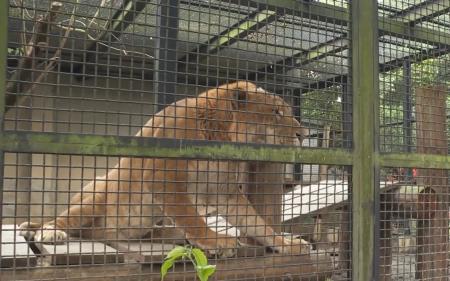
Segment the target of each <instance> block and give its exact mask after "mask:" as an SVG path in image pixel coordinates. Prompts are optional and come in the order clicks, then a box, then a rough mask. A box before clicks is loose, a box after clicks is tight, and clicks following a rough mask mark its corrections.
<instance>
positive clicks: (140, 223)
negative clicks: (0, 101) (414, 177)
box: [0, 0, 352, 280]
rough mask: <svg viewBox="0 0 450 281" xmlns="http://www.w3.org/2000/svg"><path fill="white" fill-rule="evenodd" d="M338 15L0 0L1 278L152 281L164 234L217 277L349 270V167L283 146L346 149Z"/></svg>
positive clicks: (323, 7) (264, 8)
mask: <svg viewBox="0 0 450 281" xmlns="http://www.w3.org/2000/svg"><path fill="white" fill-rule="evenodd" d="M346 9H348V6H347V3H346V1H333V2H332V3H319V2H318V3H309V4H308V3H304V4H299V5H297V4H296V3H295V2H292V3H289V2H286V3H284V4H283V3H281V4H278V3H276V2H271V3H266V2H260V1H218V0H217V1H197V0H192V1H175V0H160V1H140V0H117V1H116V0H114V1H103V0H102V1H100V0H99V1H85V0H73V1H59V2H54V1H34V0H11V1H9V18H8V23H9V34H8V61H7V63H8V73H7V85H6V108H5V115H4V118H3V127H4V131H5V133H6V135H7V136H8V135H9V136H11V135H14V136H16V137H17V139H20V140H17V139H16V140H15V141H17V143H20V142H21V144H20V145H19V144H18V145H17V147H15V148H14V149H7V152H6V153H5V154H4V161H3V162H4V165H3V166H4V167H3V171H4V179H3V189H2V197H1V198H2V213H1V214H2V215H1V217H2V235H1V238H2V244H1V245H2V246H1V248H0V253H1V256H2V268H1V269H0V270H1V276H2V280H3V279H5V280H22V279H26V280H27V279H28V280H54V279H74V280H75V279H78V280H89V279H102V278H103V279H106V280H111V279H117V280H124V279H125V280H127V279H130V280H136V279H137V280H144V279H145V280H147V279H151V280H153V279H155V280H156V279H159V278H160V271H161V270H162V269H164V266H163V265H162V264H163V261H164V259H165V256H166V255H167V254H169V252H170V251H171V250H172V249H174V247H175V246H176V245H190V246H189V247H198V248H200V249H201V250H202V251H203V252H204V253H205V254H206V255H207V256H208V257H209V258H210V260H209V261H210V263H212V264H214V265H216V272H215V275H214V278H215V279H216V280H245V279H249V280H250V279H251V280H254V279H268V280H272V279H280V278H288V279H290V280H291V279H292V280H303V279H305V278H309V279H319V280H325V279H326V278H334V279H337V280H349V279H350V276H351V270H352V268H351V265H350V264H351V250H350V241H351V230H350V229H351V228H350V224H351V219H350V214H351V213H350V210H351V204H350V202H351V194H352V182H351V167H349V166H346V165H348V162H344V161H340V160H335V161H334V162H333V163H323V161H322V162H317V161H309V162H308V161H304V160H302V159H297V158H293V157H290V155H294V153H295V152H296V151H298V150H299V147H321V148H323V151H327V149H328V150H330V151H331V150H332V149H331V148H333V150H336V149H341V150H343V151H347V150H349V149H351V139H352V136H351V124H352V122H351V106H352V102H351V95H350V90H349V89H348V87H347V82H348V80H350V79H349V78H348V77H349V71H350V70H349V66H348V64H349V51H348V48H349V27H348V20H349V15H348V13H345V10H346ZM43 133H47V134H43ZM84 136H88V137H89V138H83V137H84ZM105 136H108V137H105ZM133 136H134V137H136V138H133ZM63 139H65V140H68V141H69V142H70V143H72V144H79V143H80V142H83V141H84V144H85V146H86V147H83V146H77V147H78V148H77V149H78V151H76V150H77V149H73V147H70V144H69V145H66V144H64V143H63V141H62V140H63ZM143 139H144V140H143ZM155 139H156V140H155ZM86 140H90V142H91V143H86ZM146 140H148V141H149V142H145V141H146ZM15 141H13V142H15ZM24 142H25V144H23V143H24ZM50 143H53V145H54V147H52V148H49V147H48V145H49V144H50ZM144 143H145V144H144ZM149 143H150V144H151V145H153V144H154V145H155V147H156V148H154V150H152V153H153V157H143V155H139V153H136V149H139V145H141V144H142V146H145V145H148V144H149ZM184 143H189V144H192V145H201V146H202V148H203V149H202V150H201V151H200V152H198V154H197V153H196V151H195V150H194V149H192V150H189V149H187V150H186V154H185V155H183V157H180V154H179V151H178V148H179V147H180V146H182V145H183V144H184ZM231 144H235V145H236V146H229V145H231ZM46 145H47V146H46ZM103 145H104V146H105V147H106V146H107V147H113V149H111V148H105V150H102V148H99V147H102V146H103ZM127 145H129V146H130V147H128V146H127ZM227 145H228V146H227ZM244 145H246V146H245V147H244V148H246V149H248V150H240V148H239V147H240V146H244ZM249 145H250V146H249ZM18 147H19V148H18ZM30 147H31V148H30ZM136 147H138V148H136ZM244 148H243V149H244ZM250 148H252V149H254V150H250ZM268 148H272V149H275V148H277V149H280V150H279V151H282V152H283V153H284V155H285V156H284V157H283V155H282V156H281V158H277V157H279V156H278V155H275V154H270V153H271V152H270V151H269V150H267V151H266V149H268ZM144 149H148V150H150V149H152V148H148V147H147V148H144ZM214 149H221V151H225V152H226V153H225V154H226V156H223V155H220V153H218V154H215V152H214V151H213V150H214ZM282 149H284V150H282ZM42 150H43V151H44V152H42ZM49 150H51V153H46V152H49ZM255 150H256V151H257V152H255V155H256V157H252V152H251V151H255ZM93 151H94V152H93ZM105 151H106V152H105ZM138 151H142V150H138ZM208 151H210V155H209V154H208ZM242 151H244V152H242ZM248 151H250V152H248ZM109 152H111V153H109ZM177 153H178V154H177ZM272 153H273V152H272ZM100 154H101V155H100ZM155 154H156V155H157V157H155V156H154V155H155ZM236 155H237V156H236ZM258 155H263V156H264V155H273V156H272V157H273V158H274V159H267V157H266V158H264V157H263V158H264V159H265V160H266V161H259V160H260V159H259V158H258V157H259V156H258ZM245 157H248V158H247V159H257V160H252V161H244V160H245V159H242V158H245ZM279 159H282V160H283V161H285V162H283V161H281V160H279ZM293 159H294V160H293ZM318 159H319V158H318ZM267 160H270V161H267ZM275 160H278V161H275ZM313 160H317V159H313ZM287 162H289V163H287ZM319 164H320V165H319ZM5 239H9V240H5ZM8 247H9V248H8ZM11 247H12V248H11ZM5 249H6V250H5ZM8 249H12V250H8ZM189 249H191V248H189ZM3 261H8V262H5V263H3ZM201 266H203V265H201V264H197V263H196V264H194V266H192V265H191V264H190V262H189V259H188V257H186V256H185V259H184V260H181V261H180V262H179V263H176V264H175V267H174V269H173V270H171V271H170V272H169V274H168V275H167V276H166V277H165V278H166V279H172V280H194V278H196V277H195V275H196V273H198V272H199V271H200V270H201V269H202V270H204V269H208V268H206V267H203V268H202V267H201ZM209 269H210V268H209Z"/></svg>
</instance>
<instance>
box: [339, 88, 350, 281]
mask: <svg viewBox="0 0 450 281" xmlns="http://www.w3.org/2000/svg"><path fill="white" fill-rule="evenodd" d="M352 104H353V103H352V95H351V92H350V90H349V87H348V85H347V83H344V84H343V85H342V101H341V111H342V148H344V149H349V150H350V149H351V148H352V123H353V122H352ZM344 170H345V171H346V172H347V175H349V176H348V194H349V196H351V194H352V190H353V184H352V183H353V181H352V178H351V172H352V171H351V167H350V166H346V167H344ZM350 207H351V206H349V205H346V206H344V207H343V208H342V212H341V217H340V224H341V234H340V237H341V238H340V239H341V241H340V243H339V256H340V260H341V262H340V268H341V269H343V270H344V272H345V274H346V277H350V276H348V274H349V272H350V268H351V265H350V261H351V242H350V241H351V239H350V233H351V228H350V223H351V212H350Z"/></svg>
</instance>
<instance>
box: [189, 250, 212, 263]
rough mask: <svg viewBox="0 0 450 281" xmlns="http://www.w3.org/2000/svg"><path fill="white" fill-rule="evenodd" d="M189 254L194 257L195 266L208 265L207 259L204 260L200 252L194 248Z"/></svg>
mask: <svg viewBox="0 0 450 281" xmlns="http://www.w3.org/2000/svg"><path fill="white" fill-rule="evenodd" d="M191 253H192V255H193V256H194V259H195V263H196V264H197V266H205V265H207V264H208V259H207V258H206V256H205V254H204V253H203V251H202V250H200V249H197V248H194V249H192V252H191Z"/></svg>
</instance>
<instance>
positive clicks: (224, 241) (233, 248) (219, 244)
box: [195, 235, 238, 258]
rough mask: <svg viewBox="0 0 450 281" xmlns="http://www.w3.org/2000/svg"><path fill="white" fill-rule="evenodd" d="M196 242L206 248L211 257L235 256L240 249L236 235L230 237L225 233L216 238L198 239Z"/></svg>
mask: <svg viewBox="0 0 450 281" xmlns="http://www.w3.org/2000/svg"><path fill="white" fill-rule="evenodd" d="M195 244H197V245H198V246H199V247H200V248H202V249H203V250H205V252H206V254H207V255H208V256H209V257H218V258H229V257H234V256H236V254H237V250H238V239H237V238H236V237H229V236H225V235H219V236H218V237H217V238H215V239H214V238H210V239H204V240H202V241H197V242H196V243H195Z"/></svg>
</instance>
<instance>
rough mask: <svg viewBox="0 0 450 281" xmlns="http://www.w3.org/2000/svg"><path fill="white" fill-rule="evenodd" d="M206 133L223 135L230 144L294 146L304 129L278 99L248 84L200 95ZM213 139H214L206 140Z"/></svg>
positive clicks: (285, 104)
mask: <svg viewBox="0 0 450 281" xmlns="http://www.w3.org/2000/svg"><path fill="white" fill-rule="evenodd" d="M198 98H199V99H205V100H206V102H204V103H203V104H205V107H206V110H205V112H207V113H206V114H204V115H203V116H202V118H204V120H209V121H208V124H206V127H207V128H206V129H207V130H209V131H211V132H212V135H214V132H218V131H227V134H228V138H229V140H230V141H235V142H244V143H264V144H286V145H298V144H299V141H301V139H302V138H303V137H304V129H303V128H302V127H301V125H300V123H299V122H298V121H297V120H296V119H295V118H294V116H293V114H292V108H291V106H290V105H289V104H288V103H286V102H285V101H284V100H283V99H282V98H281V97H279V96H277V95H275V94H272V93H269V92H268V91H265V90H264V89H262V88H258V87H257V86H256V85H255V84H253V83H251V82H248V81H237V82H234V83H228V84H224V85H222V86H220V87H218V88H216V89H211V90H209V91H207V92H205V93H203V94H201V95H200V96H199V97H198ZM210 139H214V137H212V138H210Z"/></svg>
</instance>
